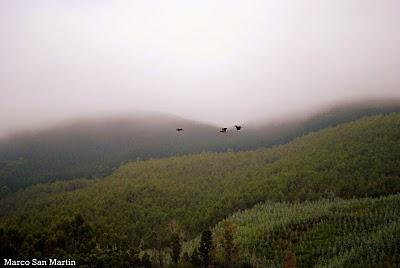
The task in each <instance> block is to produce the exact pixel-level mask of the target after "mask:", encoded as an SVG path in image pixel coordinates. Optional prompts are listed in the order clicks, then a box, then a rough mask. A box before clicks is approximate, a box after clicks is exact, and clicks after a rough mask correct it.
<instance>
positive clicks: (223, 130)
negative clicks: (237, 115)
mask: <svg viewBox="0 0 400 268" xmlns="http://www.w3.org/2000/svg"><path fill="white" fill-rule="evenodd" d="M227 129H228V128H226V127H223V128H221V130H220V131H219V132H221V133H226V130H227Z"/></svg>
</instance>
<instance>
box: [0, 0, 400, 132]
mask: <svg viewBox="0 0 400 268" xmlns="http://www.w3.org/2000/svg"><path fill="white" fill-rule="evenodd" d="M0 36H1V42H0V58H1V61H0V85H1V88H0V122H1V124H0V137H1V136H4V135H6V134H9V133H12V132H15V131H17V130H23V129H31V128H35V127H38V126H40V127H43V126H46V125H50V124H57V123H60V122H65V120H72V119H79V118H90V117H103V116H116V115H126V114H132V113H135V112H140V113H157V114H169V115H176V116H180V117H183V118H188V119H192V120H197V121H201V122H206V123H211V124H217V125H233V124H234V123H242V122H248V121H255V120H260V119H276V118H279V117H282V116H288V115H293V114H299V113H310V112H312V111H315V110H317V109H320V108H323V107H325V106H330V105H333V104H337V103H342V102H349V101H359V100H365V99H370V100H373V99H400V2H399V1H396V0H384V1H379V2H378V1H372V0H351V1H344V0H340V1H316V0H315V1H306V0H299V1H278V0H276V1H218V2H217V1H209V0H208V1H201V2H193V1H183V0H181V1H168V2H166V1H157V0H154V1H113V2H108V1H94V0H84V1H67V0H64V1H50V0H43V1H35V2H25V1H19V0H3V1H1V2H0Z"/></svg>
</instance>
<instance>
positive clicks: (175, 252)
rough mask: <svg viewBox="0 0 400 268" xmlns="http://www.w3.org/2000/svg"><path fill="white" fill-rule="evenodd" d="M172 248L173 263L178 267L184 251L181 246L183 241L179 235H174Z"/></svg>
mask: <svg viewBox="0 0 400 268" xmlns="http://www.w3.org/2000/svg"><path fill="white" fill-rule="evenodd" d="M171 248H172V256H171V257H172V262H173V263H174V264H175V265H177V264H178V262H179V257H180V254H181V249H182V245H181V239H180V237H179V234H177V233H174V234H173V235H172V239H171Z"/></svg>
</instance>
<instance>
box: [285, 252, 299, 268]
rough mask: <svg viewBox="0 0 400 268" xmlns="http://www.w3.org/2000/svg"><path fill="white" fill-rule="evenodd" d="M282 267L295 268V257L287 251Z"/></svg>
mask: <svg viewBox="0 0 400 268" xmlns="http://www.w3.org/2000/svg"><path fill="white" fill-rule="evenodd" d="M283 268H297V263H296V257H295V256H294V253H293V252H292V251H289V252H288V253H287V254H286V256H285V258H284V259H283Z"/></svg>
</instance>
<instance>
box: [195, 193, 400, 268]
mask: <svg viewBox="0 0 400 268" xmlns="http://www.w3.org/2000/svg"><path fill="white" fill-rule="evenodd" d="M399 215H400V195H392V196H386V197H381V198H375V199H374V198H363V199H351V200H338V199H334V200H330V201H329V200H321V201H316V202H305V203H295V204H288V203H266V204H260V205H257V206H255V207H254V208H252V209H249V210H245V211H242V212H239V213H235V214H234V215H232V216H230V217H228V218H227V219H226V220H224V221H223V222H221V223H219V224H218V225H217V226H216V228H214V232H213V233H214V234H213V237H214V239H215V240H216V241H214V243H215V245H216V248H215V250H214V256H213V259H214V262H216V263H219V264H223V263H224V248H223V247H221V246H220V245H221V243H218V239H220V237H222V236H223V232H224V228H226V227H224V226H226V225H230V226H233V229H234V241H235V244H236V247H237V250H238V252H237V256H235V257H236V259H237V264H240V265H241V266H250V267H282V266H283V267H285V265H284V263H285V259H286V266H288V264H289V260H288V256H289V254H290V255H291V256H292V258H293V259H292V261H293V260H295V262H296V263H297V265H298V267H338V268H339V267H360V268H361V267H363V268H364V267H398V265H399V264H400V254H399V253H400V252H399V249H400V218H399ZM189 248H193V246H191V247H189ZM189 255H191V252H189Z"/></svg>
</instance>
